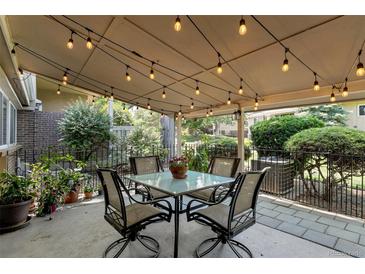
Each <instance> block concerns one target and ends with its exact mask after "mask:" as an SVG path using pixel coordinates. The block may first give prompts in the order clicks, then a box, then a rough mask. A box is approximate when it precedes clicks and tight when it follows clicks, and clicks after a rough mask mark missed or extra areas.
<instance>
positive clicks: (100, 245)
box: [0, 199, 346, 258]
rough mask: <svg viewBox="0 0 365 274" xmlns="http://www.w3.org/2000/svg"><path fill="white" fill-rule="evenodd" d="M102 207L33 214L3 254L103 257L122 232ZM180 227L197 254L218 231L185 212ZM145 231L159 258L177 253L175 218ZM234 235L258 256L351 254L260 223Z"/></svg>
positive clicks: (4, 241) (0, 248)
mask: <svg viewBox="0 0 365 274" xmlns="http://www.w3.org/2000/svg"><path fill="white" fill-rule="evenodd" d="M103 211H104V204H103V202H102V201H98V200H95V199H94V200H93V202H92V203H89V204H87V205H79V206H75V207H69V208H65V209H64V210H63V211H60V212H57V214H56V216H55V218H54V219H53V220H51V221H49V220H48V218H34V219H33V220H32V222H31V224H30V225H29V226H28V227H26V228H24V229H21V230H18V231H15V232H12V233H8V234H3V235H0V243H1V244H0V257H101V256H102V253H103V251H104V249H105V248H106V247H107V246H108V245H109V244H110V243H111V242H113V241H114V240H116V239H118V237H119V235H118V233H117V232H116V231H115V230H114V229H113V228H112V227H111V226H110V225H109V224H108V223H106V222H105V221H104V219H103ZM180 231H181V233H180V245H179V248H180V249H179V250H180V253H179V257H193V254H194V250H195V248H196V246H197V245H198V244H199V243H200V242H202V241H203V240H205V239H206V238H208V237H212V236H214V233H213V232H212V231H211V230H209V229H208V228H207V227H205V226H202V225H199V224H197V223H195V222H190V223H187V222H186V219H185V215H181V223H180ZM143 234H145V235H149V236H152V237H154V238H155V239H157V240H158V241H159V243H160V246H161V254H160V257H172V254H173V222H171V223H158V224H152V225H150V226H149V227H148V228H147V229H146V230H144V231H143ZM235 239H236V240H239V241H241V242H242V243H244V244H245V245H246V246H248V247H249V248H250V249H251V251H252V253H253V255H254V257H256V258H260V257H267V258H283V257H284V258H287V257H294V258H303V257H310V258H322V257H325V258H330V257H346V255H344V254H342V253H340V252H338V251H334V250H333V249H329V248H326V247H323V246H321V245H318V244H315V243H312V242H310V241H307V240H304V239H301V238H298V237H295V236H293V235H290V234H287V233H284V232H281V231H278V230H275V229H272V228H270V227H267V226H264V225H261V224H256V225H254V226H252V227H251V228H249V229H247V230H246V231H245V232H243V233H241V234H240V235H238V236H237V237H236V238H235ZM126 251H127V252H125V256H127V257H148V256H149V255H150V253H149V251H147V250H145V249H142V248H141V246H140V244H139V243H138V242H133V243H132V245H131V246H130V247H128V248H127V250H126ZM212 256H213V257H214V256H217V257H235V256H234V254H233V253H232V252H231V251H230V250H229V248H227V247H226V246H218V247H217V248H216V250H215V252H214V253H212Z"/></svg>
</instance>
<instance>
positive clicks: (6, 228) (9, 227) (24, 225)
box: [0, 216, 32, 234]
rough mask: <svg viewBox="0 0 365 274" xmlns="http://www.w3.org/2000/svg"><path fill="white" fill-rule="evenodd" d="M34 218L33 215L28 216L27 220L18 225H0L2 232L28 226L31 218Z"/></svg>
mask: <svg viewBox="0 0 365 274" xmlns="http://www.w3.org/2000/svg"><path fill="white" fill-rule="evenodd" d="M31 219H32V217H31V216H28V217H27V220H26V221H25V222H24V223H21V224H17V225H12V226H4V227H0V234H3V233H8V232H13V231H15V230H18V229H21V228H23V227H26V226H28V225H29V224H30V220H31Z"/></svg>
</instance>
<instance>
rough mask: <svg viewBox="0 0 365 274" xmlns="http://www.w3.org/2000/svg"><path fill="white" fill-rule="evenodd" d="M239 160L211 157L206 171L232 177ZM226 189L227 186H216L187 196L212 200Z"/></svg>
mask: <svg viewBox="0 0 365 274" xmlns="http://www.w3.org/2000/svg"><path fill="white" fill-rule="evenodd" d="M240 161H241V159H240V158H230V157H213V158H212V160H211V161H210V163H209V166H208V173H211V174H214V175H219V176H226V177H232V178H234V177H235V176H236V172H237V169H238V166H239V164H240ZM227 191H228V187H227V186H219V187H216V188H208V189H203V190H198V191H195V192H193V193H191V194H189V195H188V196H190V197H193V198H195V199H200V200H204V201H211V202H214V201H216V200H217V199H219V197H222V196H223V195H224V194H225V193H226V192H227Z"/></svg>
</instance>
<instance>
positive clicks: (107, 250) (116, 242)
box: [103, 238, 129, 258]
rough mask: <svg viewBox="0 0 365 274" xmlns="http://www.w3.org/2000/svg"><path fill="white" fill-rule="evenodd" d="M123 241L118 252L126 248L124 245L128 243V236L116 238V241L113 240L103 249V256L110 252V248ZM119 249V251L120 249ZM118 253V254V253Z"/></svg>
mask: <svg viewBox="0 0 365 274" xmlns="http://www.w3.org/2000/svg"><path fill="white" fill-rule="evenodd" d="M123 242H125V243H124V244H123V246H122V248H121V249H120V250H121V252H120V254H121V253H122V252H123V250H124V249H125V248H126V246H127V245H128V243H129V239H128V238H121V239H119V240H116V241H114V242H112V243H111V244H110V245H109V246H108V247H107V248H106V249H105V251H104V253H103V258H106V256H107V255H108V253H109V252H110V250H112V249H113V248H114V247H116V246H117V245H118V244H120V243H123ZM120 250H119V251H120ZM119 251H118V253H119ZM120 254H119V255H120Z"/></svg>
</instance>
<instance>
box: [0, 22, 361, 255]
mask: <svg viewBox="0 0 365 274" xmlns="http://www.w3.org/2000/svg"><path fill="white" fill-rule="evenodd" d="M0 19H1V20H0V27H1V32H2V36H1V37H0V42H1V45H2V47H1V51H2V52H1V53H2V55H3V56H5V57H6V58H3V59H2V61H1V62H2V63H1V67H2V69H3V71H1V72H2V74H4V75H5V76H6V77H7V78H9V79H12V81H13V82H12V83H10V84H9V86H10V85H11V87H12V90H11V92H9V93H11V95H12V96H13V99H14V102H15V103H14V105H15V107H16V108H18V109H25V110H27V109H30V108H34V107H36V105H37V100H36V98H37V97H36V92H37V87H36V80H35V79H42V81H45V82H46V83H47V86H48V87H51V88H52V87H53V88H54V94H52V96H53V95H54V96H63V92H64V91H65V90H67V89H76V90H77V92H79V93H81V94H84V95H85V96H87V97H88V99H89V101H91V100H93V101H94V98H97V97H104V98H107V99H108V106H109V107H108V110H109V114H110V115H111V117H112V115H113V111H112V107H113V102H115V101H116V100H117V101H121V102H123V104H129V105H132V106H134V107H135V108H136V109H138V108H144V109H146V110H148V111H151V113H152V112H158V113H160V114H161V117H163V119H161V121H162V122H163V123H164V125H165V127H164V133H163V134H164V136H165V139H164V143H163V146H164V148H165V149H167V150H168V157H167V158H166V159H167V160H169V159H170V158H173V157H174V156H177V157H180V156H182V155H183V154H184V151H183V150H184V146H183V144H182V123H183V121H184V120H187V119H196V118H202V117H210V116H219V115H233V116H234V117H235V120H237V158H238V159H240V161H239V162H237V169H236V170H235V171H234V172H233V176H226V175H224V176H223V175H222V177H229V178H230V180H231V179H232V178H234V177H235V176H236V174H237V173H240V172H247V171H251V172H253V173H254V174H256V173H257V172H258V171H257V170H255V169H254V168H252V166H251V164H250V163H252V162H250V161H249V160H247V161H245V160H244V159H246V158H245V149H244V132H245V113H247V112H253V111H260V110H272V109H279V108H284V107H293V106H295V107H300V106H309V105H315V104H317V105H318V104H327V103H330V102H332V103H334V102H345V101H353V100H357V99H364V98H365V79H364V77H363V76H364V75H365V70H364V67H363V63H362V62H363V60H364V57H363V56H364V53H363V52H362V51H363V48H364V44H365V40H364V39H365V37H364V36H363V33H365V17H364V16H60V15H57V16H1V17H0ZM9 97H10V96H9ZM56 98H57V97H56ZM111 119H112V118H111ZM12 149H15V148H14V147H10V148H9V147H6V148H4V150H2V151H0V152H1V153H2V154H3V155H9V153H11V152H12ZM109 149H110V150H111V151H112V152H111V153H109ZM9 151H10V152H9ZM108 153H109V154H108V155H112V156H111V157H113V155H114V154H113V148H112V147H111V146H109V147H108ZM0 155H1V154H0ZM96 155H97V152H96ZM125 155H127V154H125ZM144 156H146V155H144ZM28 157H29V155H28ZM96 157H97V156H96ZM108 157H109V156H108ZM24 158H25V159H27V158H26V156H24ZM34 158H35V157H34V155H33V159H34ZM109 158H110V157H109ZM128 160H129V159H128ZM167 160H166V162H165V165H166V166H167V164H168V161H167ZM251 160H255V159H254V158H252V159H251ZM107 161H108V160H107ZM8 162H9V161H8ZM107 163H109V162H107ZM238 163H239V164H238ZM157 165H158V164H157ZM166 166H165V169H166ZM108 167H112V168H114V167H115V166H114V165H113V162H112V165H111V166H108ZM123 167H124V166H123ZM129 168H130V170H129V171H130V173H135V174H134V175H135V176H138V175H139V174H137V172H133V167H132V164H131V166H130V167H129ZM95 169H96V165H94V166H93V167H92V172H94V173H93V175H94V176H95V177H96V173H95ZM260 169H262V168H260ZM157 171H161V170H160V169H159V167H157ZM236 171H237V172H236ZM98 172H99V171H98ZM255 172H256V173H255ZM156 173H158V172H156ZM202 173H203V172H200V174H199V175H198V176H200V177H199V178H198V179H197V180H196V182H194V183H192V185H193V184H195V185H198V186H196V189H195V190H205V189H206V188H208V187H212V186H216V185H220V186H224V185H226V184H227V183H232V180H233V179H232V180H231V181H229V182H228V181H224V180H223V179H224V178H218V179H220V180H221V181H219V180H218V179H217V178H213V179H214V180H215V181H214V180H212V181H214V184H213V183H212V184H211V185H204V184H203V183H201V181H202V180H201V178H202V176H203V177H204V176H205V175H204V174H203V175H201V174H202ZM211 173H213V172H211ZM24 174H27V171H25V172H24ZM244 174H246V173H244ZM98 175H99V178H102V177H101V176H100V174H98ZM119 175H121V177H122V178H128V179H131V178H132V179H131V180H132V181H133V178H134V179H135V181H133V182H134V183H135V184H136V185H138V184H142V185H144V181H143V180H142V179H144V180H145V181H151V180H152V179H150V178H148V179H146V178H142V179H141V177H138V178H137V177H133V176H130V177H128V176H129V174H126V172H124V170H122V172H120V174H119ZM161 176H162V175H161ZM189 176H190V177H191V178H193V176H192V175H189ZM212 176H213V175H212ZM217 176H220V175H217ZM231 177H232V178H231ZM112 178H113V179H115V178H114V177H113V176H112ZM136 178H137V179H138V180H137V179H136ZM237 178H240V179H242V181H241V183H242V182H244V177H239V176H238V177H237ZM263 178H264V177H262V178H261V179H260V180H259V181H260V183H261V180H263ZM361 178H364V174H362V177H361ZM188 179H189V177H188ZM188 179H187V180H186V181H184V183H186V184H187V185H188V184H189V181H188ZM97 180H98V179H97ZM140 180H142V181H140ZM158 180H161V181H162V180H163V179H161V177H158ZM209 180H211V179H209ZM236 180H238V179H236ZM362 180H363V179H362ZM100 181H102V180H100ZM115 181H116V179H115ZM152 181H153V180H152ZM155 181H157V179H156V180H155ZM293 181H294V179H293ZM98 182H99V181H98ZM197 182H198V183H197ZM296 183H297V181H295V182H294V183H293V185H294V184H296ZM159 184H161V185H162V183H160V181H159ZM199 184H200V185H199ZM215 184H216V185H215ZM242 184H243V183H242ZM242 184H241V186H242ZM105 185H106V184H105V183H104V182H103V186H104V191H105V190H106V188H105ZM147 185H148V184H147ZM150 185H152V189H153V190H157V191H159V190H162V192H164V190H166V189H163V188H162V187H161V189H160V188H157V187H156V185H158V184H157V183H156V184H155V185H153V183H150ZM258 185H260V184H258ZM154 187H156V188H155V189H154ZM199 187H200V188H199ZM185 188H186V189H189V186H185ZM186 189H183V190H181V191H180V192H179V191H175V192H174V191H172V190H170V189H168V191H165V192H164V194H166V193H167V194H171V193H172V194H175V195H180V196H181V197H183V196H184V199H183V201H182V202H181V208H183V206H186V205H187V204H188V201H189V199H190V198H188V199H185V195H187V194H191V193H190V192H188V191H187V190H186ZM303 189H304V187H303ZM363 189H364V182H363V181H362V184H361V189H360V192H361V193H362V192H363ZM193 190H194V189H193ZM254 190H255V188H254V189H253V190H250V191H253V192H254V193H255V195H256V194H257V193H256V192H255V191H254ZM358 190H359V189H358V188H356V197H361V201H360V202H359V203H358V202H357V200H356V212H355V213H352V212H353V210H352V207H351V209H350V210H351V214H349V215H353V216H356V217H359V216H360V217H363V216H364V215H363V214H364V213H363V208H364V196H363V195H362V194H358V192H359V191H358ZM190 191H191V189H190ZM230 191H232V193H236V192H233V188H232V189H230ZM250 191H247V193H248V192H250ZM345 191H346V199H347V189H345ZM350 191H351V201H352V197H353V196H352V192H353V190H352V189H351V190H350ZM303 192H304V190H303ZM118 193H119V192H118ZM232 193H231V194H232ZM237 193H238V192H237ZM250 194H251V192H250ZM302 194H303V193H301V192H300V193H299V194H298V196H301V195H302ZM214 195H215V193H214ZM232 195H235V194H232ZM341 195H342V189H341ZM361 195H362V196H361ZM180 196H179V197H180ZM277 196H280V197H284V196H285V195H282V193H280V195H277ZM106 197H107V196H106ZM146 197H147V198H146ZM146 197H145V196H143V201H145V199H146V200H148V199H149V198H151V197H149V196H148V195H147V196H146ZM168 197H169V198H168V199H169V201H170V202H171V204H172V205H173V207H174V208H175V211H174V213H175V216H176V215H179V213H181V212H183V211H181V212H179V210H178V209H179V207H180V204H179V203H180V201H181V200H179V199H180V198H176V197H177V196H174V197H175V199H172V198H171V196H168ZM232 197H234V196H232ZM124 198H125V200H123V201H125V202H126V203H128V199H127V198H128V197H126V196H125V197H124ZM140 198H141V197H139V196H138V199H140ZM341 198H342V196H341ZM136 199H137V198H136ZM141 199H142V198H141ZM181 199H182V198H181ZM229 199H231V198H229ZM232 199H233V198H232ZM258 199H259V200H258V203H257V215H254V216H253V217H252V218H254V220H253V221H252V222H253V223H254V222H257V224H255V225H254V226H252V227H250V228H249V229H247V230H246V231H244V232H242V233H240V234H238V235H237V237H236V238H235V239H236V240H237V241H240V242H243V243H245V245H247V246H249V247H250V249H251V251H252V253H253V256H254V257H267V258H279V257H311V258H313V257H316V258H320V257H326V258H329V257H365V226H364V220H363V219H358V218H352V217H345V216H342V215H340V214H336V213H328V212H324V211H321V210H318V207H320V206H318V204H317V208H314V207H313V208H312V207H305V206H302V205H299V204H298V203H295V202H293V201H287V200H285V199H280V198H277V197H272V196H270V195H265V194H261V195H260V196H259V198H258ZM359 199H360V198H359ZM152 200H153V199H152ZM293 200H295V199H293ZM129 201H130V199H129ZM140 201H141V200H139V202H140ZM253 201H254V202H253V203H252V205H254V206H255V210H256V203H255V202H256V201H255V199H253ZM326 202H327V201H326ZM121 203H122V202H121ZM341 203H342V199H341ZM358 204H361V205H360V206H358ZM341 205H342V204H341ZM351 206H352V204H351ZM358 208H359V210H358ZM336 209H337V204H336ZM341 209H342V208H341ZM154 210H155V209H154ZM328 210H329V211H330V210H333V209H332V208H331V207H330V206H328ZM103 211H104V199H103V197H102V196H98V197H97V198H94V199H93V200H92V201H88V200H82V199H81V200H80V201H79V202H78V203H75V204H73V205H71V206H65V207H61V208H59V209H58V211H57V213H56V215H55V216H54V217H53V219H52V220H49V219H48V217H46V218H44V217H42V218H34V219H33V220H32V223H31V225H30V226H27V227H26V228H24V229H21V230H18V231H15V232H12V233H8V234H4V235H1V236H0V239H1V243H2V244H1V246H0V256H1V257H101V255H102V252H103V251H104V249H105V248H106V246H107V245H108V244H109V243H111V242H112V241H115V240H116V239H117V238H118V233H117V232H115V231H114V230H113V228H112V227H111V226H110V225H108V223H107V222H105V220H104V219H103V214H104V213H105V214H106V211H105V212H104V213H103ZM339 211H340V210H339ZM346 212H347V207H346ZM183 213H184V214H180V215H181V221H180V224H179V221H178V220H179V217H175V219H174V221H171V222H170V223H168V224H167V223H164V222H163V223H156V224H155V223H152V224H151V225H148V226H147V228H146V229H145V230H144V233H145V234H148V235H151V236H153V237H154V238H155V239H157V241H158V242H159V244H160V248H161V253H160V254H159V255H160V257H173V256H174V255H175V257H193V256H194V250H195V248H196V246H197V243H200V242H202V241H203V240H204V239H205V238H208V237H213V236H214V235H215V232H216V231H217V228H216V227H215V228H214V229H212V230H210V229H209V228H207V227H206V226H204V225H202V224H201V223H199V222H187V220H186V217H185V212H183ZM255 214H256V211H255ZM170 217H171V216H170ZM176 223H177V224H176ZM174 225H175V226H174ZM114 227H115V226H114ZM141 227H142V228H143V229H144V228H145V227H144V224H143V225H141ZM229 229H230V228H229ZM174 230H175V234H174ZM179 231H180V233H178V232H179ZM229 233H230V232H229ZM176 237H178V239H179V241H178V242H177V240H176ZM134 240H135V239H133V241H132V244H131V246H129V247H128V248H127V249H126V252H123V254H122V256H120V257H145V256H146V252H145V251H146V250H144V249H141V248H140V246H138V242H136V241H134ZM174 241H175V242H174ZM174 244H175V247H174ZM177 246H179V247H180V253H179V255H178V254H177V251H176V249H177ZM65 247H67V248H65ZM147 249H148V247H147ZM234 255H235V254H234V253H233V252H231V251H230V250H229V249H224V248H221V247H219V248H217V249H215V250H214V251H213V252H212V253H209V256H212V257H234Z"/></svg>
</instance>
